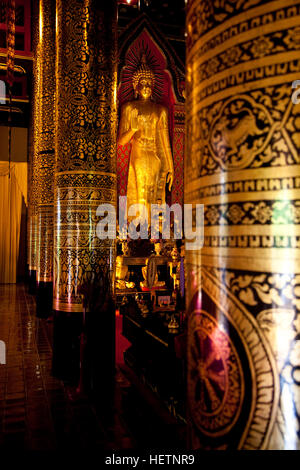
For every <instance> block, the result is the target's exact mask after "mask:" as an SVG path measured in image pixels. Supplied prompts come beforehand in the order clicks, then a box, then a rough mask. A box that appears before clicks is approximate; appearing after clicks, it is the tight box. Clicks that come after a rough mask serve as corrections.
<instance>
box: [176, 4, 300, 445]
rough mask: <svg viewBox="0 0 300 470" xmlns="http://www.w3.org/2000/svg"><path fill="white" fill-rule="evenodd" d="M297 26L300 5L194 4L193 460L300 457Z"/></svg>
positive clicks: (190, 169) (190, 167) (189, 147)
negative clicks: (197, 235) (245, 453)
mask: <svg viewBox="0 0 300 470" xmlns="http://www.w3.org/2000/svg"><path fill="white" fill-rule="evenodd" d="M299 24H300V1H299V0H285V1H284V2H279V1H267V2H266V1H262V0H261V1H259V0H240V1H238V2H237V1H236V0H226V1H217V0H190V1H189V3H188V7H187V33H188V37H187V106H186V110H187V141H186V165H185V181H186V186H185V202H186V203H202V204H204V210H205V213H204V214H205V222H204V224H205V225H204V247H203V248H202V250H201V252H200V251H198V252H192V251H190V252H189V251H186V259H187V294H188V304H187V306H188V315H189V316H188V404H189V423H190V444H191V446H192V447H193V448H206V449H249V450H250V449H299V448H300V441H299V416H300V340H299V338H300V312H299V310H300V250H299V248H300V227H299V222H300V200H299V199H300V198H299V196H300V157H299V155H300V118H299V116H300V114H299V113H300V105H299V104H293V102H292V100H291V97H292V93H293V91H294V90H292V88H291V86H292V82H293V81H294V80H297V79H299V77H300V60H299V48H300V29H299ZM187 182H188V183H187Z"/></svg>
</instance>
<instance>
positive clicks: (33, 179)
mask: <svg viewBox="0 0 300 470" xmlns="http://www.w3.org/2000/svg"><path fill="white" fill-rule="evenodd" d="M32 26H33V28H32V50H33V68H32V88H31V115H30V128H29V139H28V140H29V146H28V152H29V171H28V183H29V184H28V218H27V260H28V271H29V293H31V294H34V293H35V291H36V269H37V236H38V232H37V219H38V218H37V194H38V186H37V150H38V128H39V104H40V101H39V78H40V44H39V36H40V27H39V8H38V3H37V2H34V4H33V11H32Z"/></svg>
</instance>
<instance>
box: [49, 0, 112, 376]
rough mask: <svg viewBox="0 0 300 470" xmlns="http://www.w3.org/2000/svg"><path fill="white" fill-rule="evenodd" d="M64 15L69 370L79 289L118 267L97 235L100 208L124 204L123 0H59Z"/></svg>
mask: <svg viewBox="0 0 300 470" xmlns="http://www.w3.org/2000/svg"><path fill="white" fill-rule="evenodd" d="M56 22H57V32H56V36H57V43H56V44H57V55H56V78H57V81H56V144H55V156H56V163H55V190H54V195H55V196H54V197H55V201H54V291H53V296H54V298H53V307H54V310H55V312H56V313H55V325H54V326H55V327H56V332H57V334H56V336H55V339H54V341H55V355H56V358H58V359H59V356H60V358H61V360H57V361H56V358H54V362H55V363H56V366H57V367H56V375H61V376H64V375H65V371H67V372H69V370H67V369H68V368H69V365H70V364H69V363H68V359H67V354H69V353H70V348H73V346H74V345H73V341H75V340H78V323H79V321H80V319H81V316H80V315H78V314H79V312H82V298H81V295H80V293H79V289H78V288H79V286H80V285H81V284H82V283H83V282H84V280H85V277H86V275H87V273H96V272H97V271H98V269H99V267H100V266H108V265H110V267H111V269H114V256H115V240H100V239H99V238H98V237H97V235H96V224H97V222H98V221H99V217H97V216H96V209H97V207H98V206H99V205H100V204H102V203H110V204H113V205H116V131H117V106H116V86H117V81H116V80H117V68H116V65H117V62H116V2H115V1H112V2H106V3H105V4H104V2H98V1H97V0H86V1H84V2H82V1H80V0H58V1H57V18H56ZM67 319H68V320H67ZM68 322H69V323H68ZM72 325H73V326H72ZM72 331H73V333H72ZM64 333H65V334H64ZM60 336H63V338H62V341H61V342H60V339H59V338H60ZM74 338H75V340H74ZM73 349H74V348H73ZM70 360H71V359H70ZM58 369H59V370H58Z"/></svg>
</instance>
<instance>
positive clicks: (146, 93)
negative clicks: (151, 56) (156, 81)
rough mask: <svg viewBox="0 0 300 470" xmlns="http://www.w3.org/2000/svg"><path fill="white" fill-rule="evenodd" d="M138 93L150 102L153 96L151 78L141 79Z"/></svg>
mask: <svg viewBox="0 0 300 470" xmlns="http://www.w3.org/2000/svg"><path fill="white" fill-rule="evenodd" d="M137 91H138V94H139V95H140V97H141V98H142V99H143V100H148V99H149V98H150V97H151V94H152V80H151V79H149V78H141V79H140V81H139V84H138V87H137Z"/></svg>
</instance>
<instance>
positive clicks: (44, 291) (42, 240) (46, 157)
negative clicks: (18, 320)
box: [36, 0, 55, 317]
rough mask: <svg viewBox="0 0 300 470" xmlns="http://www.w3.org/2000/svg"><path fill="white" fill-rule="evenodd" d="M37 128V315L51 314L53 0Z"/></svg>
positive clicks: (44, 24) (44, 27)
mask: <svg viewBox="0 0 300 470" xmlns="http://www.w3.org/2000/svg"><path fill="white" fill-rule="evenodd" d="M39 5H40V15H39V18H40V19H39V25H40V41H39V57H40V60H39V94H38V99H39V113H40V121H39V125H38V127H37V146H38V148H37V152H36V157H37V162H36V165H37V175H38V177H37V182H36V184H37V226H38V230H37V232H38V234H37V235H38V236H37V297H36V306H37V315H38V316H39V317H47V316H49V314H51V311H52V289H53V285H52V264H53V263H52V259H53V179H54V95H55V53H54V51H55V1H54V0H41V1H40V2H39Z"/></svg>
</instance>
